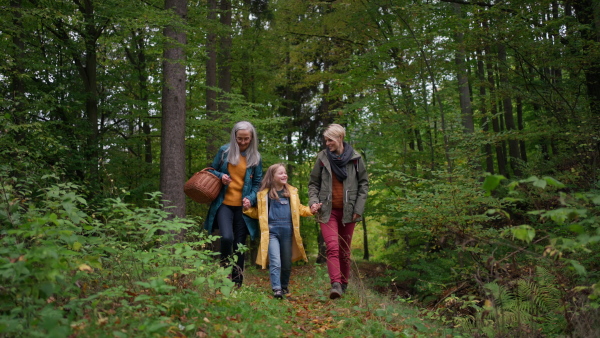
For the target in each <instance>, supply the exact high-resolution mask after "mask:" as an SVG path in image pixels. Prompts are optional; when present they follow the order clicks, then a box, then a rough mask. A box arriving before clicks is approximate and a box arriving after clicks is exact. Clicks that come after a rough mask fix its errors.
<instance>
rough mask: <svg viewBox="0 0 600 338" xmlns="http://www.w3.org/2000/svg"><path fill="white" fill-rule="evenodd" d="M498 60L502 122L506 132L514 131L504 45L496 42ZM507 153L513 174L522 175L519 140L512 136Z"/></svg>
mask: <svg viewBox="0 0 600 338" xmlns="http://www.w3.org/2000/svg"><path fill="white" fill-rule="evenodd" d="M498 61H499V62H500V85H501V86H502V89H503V91H504V93H503V94H502V107H503V108H504V123H505V124H506V130H507V131H508V132H511V131H515V130H516V128H515V121H514V115H513V106H512V99H511V97H510V94H509V93H507V91H508V90H509V88H510V84H509V82H508V65H507V62H508V61H507V57H506V46H505V45H504V44H503V43H501V42H500V43H498ZM508 153H509V155H510V157H509V165H510V167H511V169H512V172H513V174H514V175H515V176H517V177H519V176H522V175H523V173H522V172H521V168H520V166H519V164H518V160H520V159H521V155H520V153H519V142H518V141H517V139H516V138H515V137H514V136H512V137H511V138H510V139H509V140H508Z"/></svg>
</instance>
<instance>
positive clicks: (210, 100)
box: [206, 0, 220, 161]
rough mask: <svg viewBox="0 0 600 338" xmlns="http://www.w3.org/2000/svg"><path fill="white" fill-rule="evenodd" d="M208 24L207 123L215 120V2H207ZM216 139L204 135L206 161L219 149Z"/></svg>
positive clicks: (210, 135) (209, 0)
mask: <svg viewBox="0 0 600 338" xmlns="http://www.w3.org/2000/svg"><path fill="white" fill-rule="evenodd" d="M207 19H208V22H209V23H210V24H211V27H212V29H213V30H210V29H209V31H208V34H207V35H206V54H207V58H206V117H207V118H208V120H209V121H214V120H215V119H216V118H217V91H216V88H217V33H216V32H215V30H216V28H215V26H216V20H217V0H208V14H207ZM219 145H220V144H219V142H218V139H217V138H216V137H215V136H214V134H213V133H210V132H208V133H206V156H207V158H206V160H207V161H210V160H212V158H211V156H215V154H216V153H217V150H218V149H219Z"/></svg>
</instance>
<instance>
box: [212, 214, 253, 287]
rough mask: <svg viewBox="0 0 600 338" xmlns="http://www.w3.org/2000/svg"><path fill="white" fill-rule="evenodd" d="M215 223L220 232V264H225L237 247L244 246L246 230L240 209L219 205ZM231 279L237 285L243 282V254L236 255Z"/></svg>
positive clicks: (246, 235)
mask: <svg viewBox="0 0 600 338" xmlns="http://www.w3.org/2000/svg"><path fill="white" fill-rule="evenodd" d="M217 222H218V224H219V229H220V230H221V263H222V264H227V263H228V260H229V258H230V257H231V256H232V255H233V254H234V251H235V250H237V249H238V245H240V244H246V238H247V237H248V228H247V227H246V222H245V221H244V218H243V217H242V207H232V206H229V205H225V204H221V206H220V207H219V210H217ZM231 279H232V280H233V282H234V283H239V284H241V283H242V281H243V280H244V254H237V260H236V262H235V266H234V267H233V269H232V271H231Z"/></svg>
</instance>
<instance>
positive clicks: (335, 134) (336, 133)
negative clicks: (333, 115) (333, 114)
mask: <svg viewBox="0 0 600 338" xmlns="http://www.w3.org/2000/svg"><path fill="white" fill-rule="evenodd" d="M323 136H325V137H327V138H330V139H332V140H334V139H340V140H342V141H344V137H346V129H344V127H342V126H341V125H339V124H336V123H333V124H330V125H329V127H327V129H325V131H324V132H323Z"/></svg>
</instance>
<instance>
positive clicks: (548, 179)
mask: <svg viewBox="0 0 600 338" xmlns="http://www.w3.org/2000/svg"><path fill="white" fill-rule="evenodd" d="M544 180H545V181H546V183H548V184H549V185H551V186H553V187H557V188H564V187H565V185H564V184H562V183H560V182H559V181H557V180H555V179H554V178H552V177H550V176H544Z"/></svg>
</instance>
